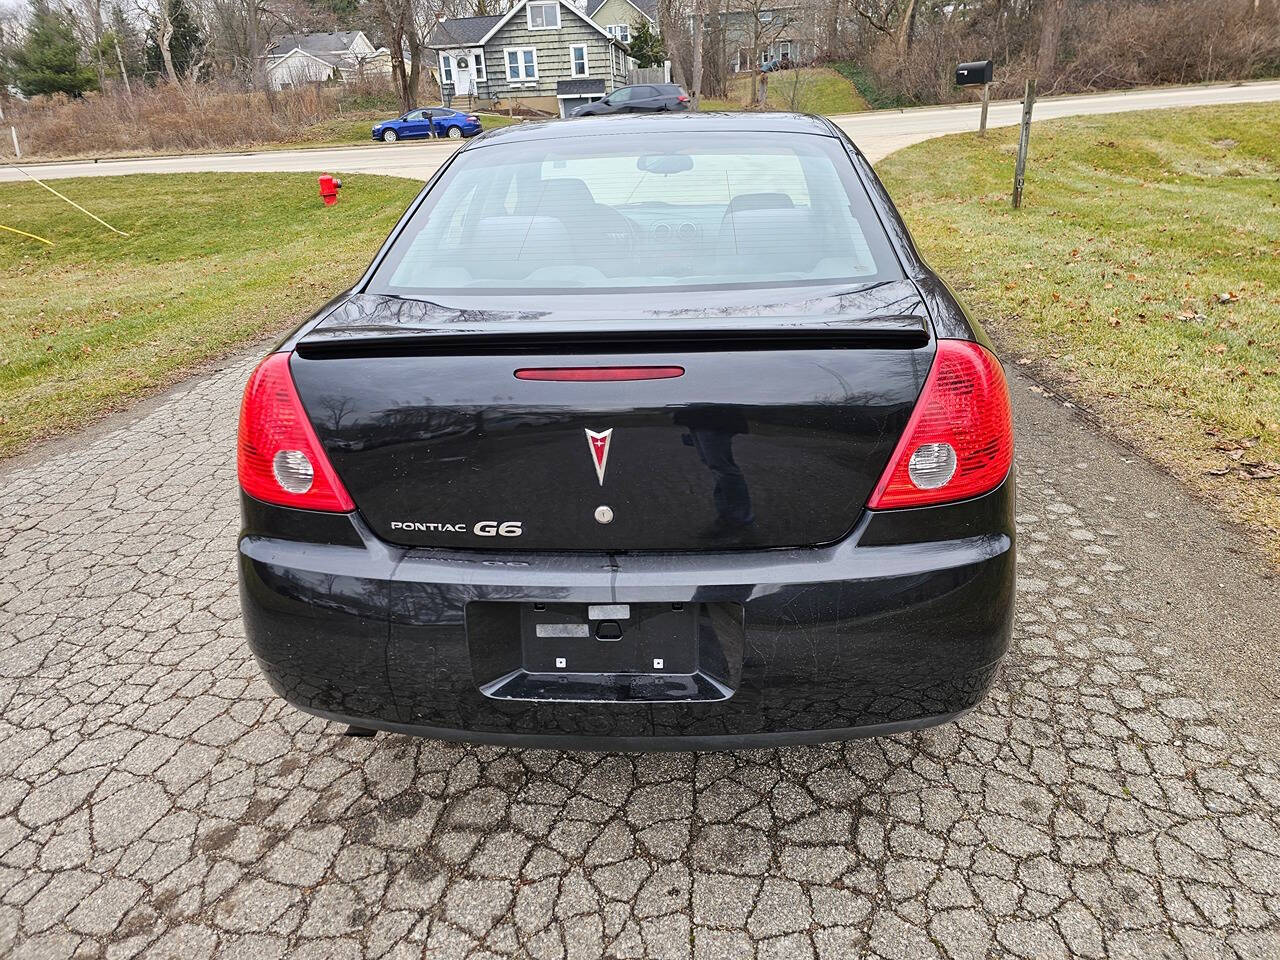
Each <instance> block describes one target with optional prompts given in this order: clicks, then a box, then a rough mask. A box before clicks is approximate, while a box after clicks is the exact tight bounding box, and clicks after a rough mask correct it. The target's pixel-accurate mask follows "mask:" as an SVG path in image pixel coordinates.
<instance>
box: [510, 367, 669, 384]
mask: <svg viewBox="0 0 1280 960" xmlns="http://www.w3.org/2000/svg"><path fill="white" fill-rule="evenodd" d="M682 376H684V367H521V368H520V369H519V370H517V371H516V379H517V380H573V381H578V382H583V383H586V382H603V381H615V380H670V379H671V378H672V377H682Z"/></svg>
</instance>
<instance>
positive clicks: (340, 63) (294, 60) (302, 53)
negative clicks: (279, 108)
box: [266, 30, 408, 90]
mask: <svg viewBox="0 0 1280 960" xmlns="http://www.w3.org/2000/svg"><path fill="white" fill-rule="evenodd" d="M405 62H406V65H407V64H408V59H407V58H406V61H405ZM266 72H267V83H268V84H269V85H270V86H271V89H272V90H281V89H284V88H285V87H296V86H299V85H301V84H306V83H324V82H326V81H329V80H338V81H340V82H342V83H347V82H350V81H352V80H356V79H359V78H360V77H362V76H390V74H391V52H390V51H389V50H387V49H386V48H385V47H381V48H376V49H375V48H374V46H373V44H372V43H370V42H369V38H368V37H366V36H365V35H364V31H363V30H345V31H341V32H338V33H287V34H285V35H284V36H283V37H281V38H280V39H279V40H277V41H276V42H275V43H274V44H272V45H271V48H270V49H269V50H268V51H267V54H266Z"/></svg>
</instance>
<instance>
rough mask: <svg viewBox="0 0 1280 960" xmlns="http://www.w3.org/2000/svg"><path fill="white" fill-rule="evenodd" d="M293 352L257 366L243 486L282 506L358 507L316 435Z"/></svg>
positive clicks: (243, 447)
mask: <svg viewBox="0 0 1280 960" xmlns="http://www.w3.org/2000/svg"><path fill="white" fill-rule="evenodd" d="M289 357H290V354H288V353H273V354H271V356H269V357H267V359H265V360H263V361H262V363H260V364H258V369H256V370H254V371H253V373H252V374H251V375H250V377H249V382H248V384H247V385H246V386H245V388H244V402H243V403H242V404H241V406H240V450H239V455H238V457H237V466H238V468H239V472H240V488H241V489H242V490H244V492H245V493H247V494H249V496H251V497H256V498H257V499H259V500H265V501H266V502H267V503H274V504H278V505H279V506H282V507H301V508H303V509H304V510H327V511H330V512H333V513H344V512H346V511H348V510H353V509H355V504H353V503H352V502H351V497H349V496H348V495H347V491H346V488H344V487H343V486H342V481H341V480H339V479H338V475H337V474H336V473H334V472H333V467H332V466H330V464H329V458H328V457H326V456H325V454H324V449H323V448H322V447H321V446H320V441H319V439H318V438H317V437H316V432H315V430H313V429H312V427H311V421H310V420H308V419H307V413H306V411H305V410H303V409H302V401H301V400H300V399H299V398H298V391H297V390H296V389H295V388H294V386H293V377H292V376H291V375H290V374H289Z"/></svg>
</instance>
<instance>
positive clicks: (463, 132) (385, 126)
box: [373, 107, 484, 143]
mask: <svg viewBox="0 0 1280 960" xmlns="http://www.w3.org/2000/svg"><path fill="white" fill-rule="evenodd" d="M433 125H434V126H435V128H436V133H435V135H436V136H437V137H449V138H450V139H451V140H459V139H461V138H462V137H474V136H475V135H476V134H477V133H480V132H481V131H482V130H483V129H484V128H483V127H481V126H480V118H479V117H477V116H476V115H475V114H471V113H463V112H462V111H461V110H450V109H449V108H448V107H421V108H419V109H417V110H410V111H409V112H408V113H406V114H405V115H404V116H402V117H397V118H396V119H394V120H383V121H382V122H381V123H380V124H378V125H377V126H376V127H374V128H373V139H374V140H382V141H383V142H384V143H394V142H395V141H397V140H412V139H413V138H415V137H429V136H431V127H432V126H433Z"/></svg>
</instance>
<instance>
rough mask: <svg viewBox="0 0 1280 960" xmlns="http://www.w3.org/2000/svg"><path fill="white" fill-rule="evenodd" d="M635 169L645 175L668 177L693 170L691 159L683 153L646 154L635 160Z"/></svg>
mask: <svg viewBox="0 0 1280 960" xmlns="http://www.w3.org/2000/svg"><path fill="white" fill-rule="evenodd" d="M636 169H637V170H643V171H644V172H645V173H659V174H662V176H664V177H666V176H670V175H671V174H673V173H684V172H685V171H686V170H692V169H693V157H689V156H685V155H684V154H683V153H668V154H656V153H655V154H646V155H644V156H642V157H638V158H637V159H636Z"/></svg>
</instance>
